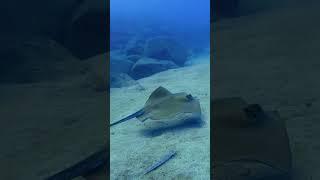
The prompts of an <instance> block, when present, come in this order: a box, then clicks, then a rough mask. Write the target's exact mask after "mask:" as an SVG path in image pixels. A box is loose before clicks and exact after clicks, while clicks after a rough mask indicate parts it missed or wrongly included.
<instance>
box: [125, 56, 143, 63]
mask: <svg viewBox="0 0 320 180" xmlns="http://www.w3.org/2000/svg"><path fill="white" fill-rule="evenodd" d="M140 58H141V56H139V55H130V56H127V59H129V60H130V61H132V62H137V61H138V60H139V59H140Z"/></svg>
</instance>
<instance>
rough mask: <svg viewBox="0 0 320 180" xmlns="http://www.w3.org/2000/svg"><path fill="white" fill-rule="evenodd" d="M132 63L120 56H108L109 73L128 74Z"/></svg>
mask: <svg viewBox="0 0 320 180" xmlns="http://www.w3.org/2000/svg"><path fill="white" fill-rule="evenodd" d="M133 65H134V62H132V61H130V60H129V59H127V58H126V57H125V56H122V55H119V56H117V55H114V54H113V55H112V54H110V72H111V73H128V72H130V70H131V68H132V66H133Z"/></svg>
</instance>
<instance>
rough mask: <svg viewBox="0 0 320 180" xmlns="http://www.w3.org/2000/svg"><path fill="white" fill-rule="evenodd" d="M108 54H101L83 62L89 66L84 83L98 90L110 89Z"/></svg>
mask: <svg viewBox="0 0 320 180" xmlns="http://www.w3.org/2000/svg"><path fill="white" fill-rule="evenodd" d="M108 56H109V53H104V54H99V55H96V56H93V57H90V58H88V59H86V60H84V61H83V62H82V63H83V64H84V65H85V66H86V67H87V71H86V72H85V73H84V74H85V81H84V82H83V83H82V85H84V86H85V87H89V88H90V89H93V90H95V91H98V92H102V91H103V92H104V91H106V90H108V88H109V87H108V86H109V84H108V73H107V69H108V63H107V58H108Z"/></svg>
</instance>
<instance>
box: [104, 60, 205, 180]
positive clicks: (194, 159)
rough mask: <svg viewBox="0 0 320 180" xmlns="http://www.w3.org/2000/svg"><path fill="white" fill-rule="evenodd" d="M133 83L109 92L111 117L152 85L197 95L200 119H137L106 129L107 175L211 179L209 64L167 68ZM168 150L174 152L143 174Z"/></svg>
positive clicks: (125, 111)
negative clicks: (175, 123) (158, 124)
mask: <svg viewBox="0 0 320 180" xmlns="http://www.w3.org/2000/svg"><path fill="white" fill-rule="evenodd" d="M138 82H139V84H140V85H141V86H142V87H143V88H144V90H141V89H139V88H137V87H135V86H133V87H125V88H114V89H111V91H110V110H111V111H110V113H111V114H110V115H111V121H116V120H119V119H121V118H123V117H125V116H127V115H129V114H131V113H133V112H135V111H137V110H139V109H140V108H141V107H143V105H144V103H145V102H146V100H147V98H148V97H149V95H150V94H151V92H152V91H154V90H155V89H156V88H157V87H159V86H163V87H165V88H167V89H168V90H169V91H171V92H172V93H178V92H186V93H190V94H192V95H193V96H195V97H196V98H198V99H199V100H200V104H201V110H202V116H203V117H202V122H201V123H199V124H198V125H195V124H194V125H183V126H179V127H176V128H162V129H161V130H160V129H159V130H154V129H153V130H150V129H149V128H150V126H148V123H149V124H150V123H152V122H148V120H147V121H145V122H144V123H142V122H140V121H138V120H137V119H135V120H131V121H127V122H125V123H122V124H119V125H116V126H113V127H112V128H111V129H110V133H111V135H110V166H111V168H110V171H111V176H110V178H111V179H200V180H201V179H210V121H209V120H210V114H209V109H210V105H209V102H210V66H209V59H208V63H204V64H200V65H194V66H189V67H183V68H179V69H171V70H168V71H165V72H161V73H157V74H155V75H153V76H150V77H147V78H144V79H141V80H139V81H138ZM170 150H174V151H176V152H177V154H176V156H174V157H173V158H172V159H170V160H169V161H168V162H166V163H165V164H163V165H162V166H160V167H159V168H158V169H156V170H154V171H153V172H151V173H149V174H147V175H142V173H143V172H144V171H145V170H146V169H147V168H148V167H149V166H151V165H152V164H154V163H155V162H157V161H158V160H159V159H160V158H161V157H163V156H164V155H166V154H167V153H168V152H169V151H170Z"/></svg>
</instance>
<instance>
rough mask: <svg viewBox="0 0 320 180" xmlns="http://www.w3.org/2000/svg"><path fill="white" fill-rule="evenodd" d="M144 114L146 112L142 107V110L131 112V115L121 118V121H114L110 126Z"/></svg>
mask: <svg viewBox="0 0 320 180" xmlns="http://www.w3.org/2000/svg"><path fill="white" fill-rule="evenodd" d="M143 114H144V110H143V109H141V110H139V111H137V112H135V113H133V114H131V115H129V116H127V117H125V118H123V119H121V120H119V121H116V122H114V123H111V124H110V127H111V126H113V125H116V124H120V123H122V122H125V121H128V120H130V119H133V118H138V117H141V116H142V115H143Z"/></svg>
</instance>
